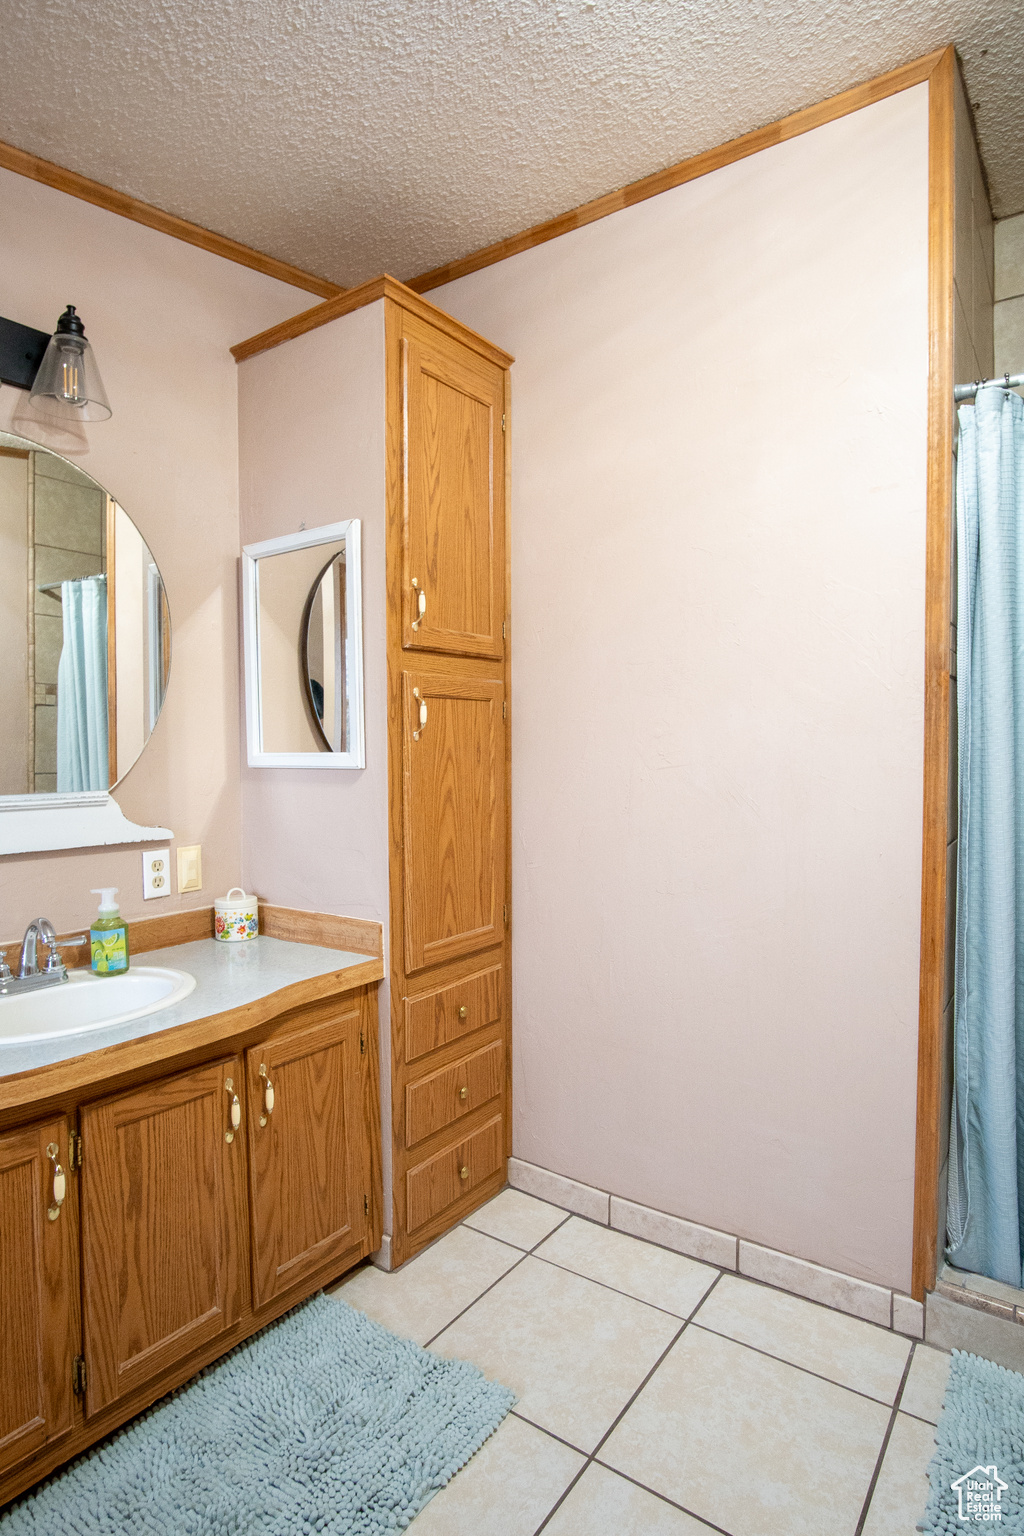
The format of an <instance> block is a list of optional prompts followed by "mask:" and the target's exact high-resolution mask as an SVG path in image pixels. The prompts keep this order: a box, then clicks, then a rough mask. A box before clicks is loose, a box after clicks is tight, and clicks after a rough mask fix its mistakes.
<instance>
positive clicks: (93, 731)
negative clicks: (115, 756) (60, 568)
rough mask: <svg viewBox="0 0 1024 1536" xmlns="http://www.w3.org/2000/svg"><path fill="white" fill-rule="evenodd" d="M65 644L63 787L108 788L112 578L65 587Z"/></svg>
mask: <svg viewBox="0 0 1024 1536" xmlns="http://www.w3.org/2000/svg"><path fill="white" fill-rule="evenodd" d="M60 601H61V610H62V616H63V621H64V648H63V650H62V651H61V653H60V665H59V666H58V668H57V789H58V791H66V790H81V789H106V788H107V783H108V771H109V760H108V756H107V578H106V577H105V576H86V577H85V578H84V579H83V580H81V581H63V582H61V587H60Z"/></svg>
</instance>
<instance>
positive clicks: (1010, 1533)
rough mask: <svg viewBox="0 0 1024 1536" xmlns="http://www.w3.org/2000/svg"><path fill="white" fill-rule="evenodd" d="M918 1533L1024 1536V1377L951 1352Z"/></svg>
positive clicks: (956, 1351)
mask: <svg viewBox="0 0 1024 1536" xmlns="http://www.w3.org/2000/svg"><path fill="white" fill-rule="evenodd" d="M935 1440H936V1443H937V1445H938V1450H937V1451H936V1452H935V1455H934V1456H933V1457H932V1461H931V1465H930V1466H929V1468H928V1478H929V1481H930V1483H931V1493H930V1494H929V1497H928V1508H927V1509H926V1511H925V1515H924V1519H923V1520H922V1521H921V1524H920V1525H919V1526H918V1530H919V1531H925V1532H926V1533H927V1536H940V1533H941V1536H946V1533H947V1532H953V1531H965V1530H969V1529H972V1530H977V1529H979V1528H981V1529H982V1530H991V1531H1001V1532H1003V1533H1004V1536H1024V1376H1021V1375H1019V1374H1018V1373H1017V1372H1016V1371H1007V1370H1004V1369H1003V1367H1002V1366H1001V1365H993V1364H992V1361H991V1360H981V1359H979V1358H978V1356H977V1355H968V1354H965V1353H964V1352H963V1351H962V1350H959V1349H954V1351H953V1360H952V1364H951V1365H950V1370H949V1385H948V1386H947V1387H946V1400H945V1403H944V1405H943V1409H942V1413H941V1415H940V1417H939V1425H938V1428H937V1430H936V1431H935Z"/></svg>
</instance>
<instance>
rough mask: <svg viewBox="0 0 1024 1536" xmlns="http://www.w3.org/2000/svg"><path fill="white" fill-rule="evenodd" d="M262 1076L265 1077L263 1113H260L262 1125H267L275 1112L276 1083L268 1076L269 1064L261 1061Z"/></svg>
mask: <svg viewBox="0 0 1024 1536" xmlns="http://www.w3.org/2000/svg"><path fill="white" fill-rule="evenodd" d="M259 1075H260V1077H261V1078H262V1079H263V1113H262V1115H260V1125H266V1123H267V1121H268V1120H269V1119H270V1116H271V1115H272V1114H273V1113H274V1085H273V1083H272V1082H271V1081H270V1078H269V1077H268V1076H267V1064H266V1062H265V1061H261V1062H260V1072H259Z"/></svg>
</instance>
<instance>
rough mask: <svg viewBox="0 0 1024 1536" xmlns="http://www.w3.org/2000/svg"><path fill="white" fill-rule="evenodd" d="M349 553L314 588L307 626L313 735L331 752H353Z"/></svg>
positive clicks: (305, 652) (305, 662)
mask: <svg viewBox="0 0 1024 1536" xmlns="http://www.w3.org/2000/svg"><path fill="white" fill-rule="evenodd" d="M344 642H345V551H344V549H341V550H339V551H338V553H337V554H336V555H333V556H332V558H331V559H330V560H328V562H327V564H326V565H325V566H324V568H323V570H322V571H321V572H320V573H319V575H318V576H317V578H316V580H315V581H314V583H313V586H312V590H311V591H310V594H309V599H308V601H307V603H306V611H305V613H304V615H303V623H302V661H303V670H304V676H303V682H304V683H305V686H306V701H307V704H308V706H309V711H310V716H311V718H312V722H313V729H314V730H315V732H316V733H317V736H318V738H319V740H320V742H321V744H322V746H323V748H324V751H326V752H348V751H349V739H348V709H347V699H346V693H347V690H346V687H345V643H344Z"/></svg>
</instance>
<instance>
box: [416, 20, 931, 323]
mask: <svg viewBox="0 0 1024 1536" xmlns="http://www.w3.org/2000/svg"><path fill="white" fill-rule="evenodd" d="M952 54H953V49H952V48H951V47H950V48H945V49H943V48H939V49H937V50H936V51H935V52H934V53H927V54H925V55H924V57H923V58H920V59H915V60H913V62H912V63H910V64H903V65H901V66H900V68H899V69H891V70H889V72H888V73H887V74H884V75H878V76H876V78H875V79H874V80H867V81H865V82H864V83H863V84H862V85H855V86H853V87H852V88H851V89H850V90H848V91H843V92H841V93H840V95H838V96H831V97H829V98H828V100H827V101H821V102H817V103H816V104H815V105H814V106H812V107H803V108H801V110H800V111H799V112H791V113H790V115H789V116H788V117H783V118H780V119H779V121H778V122H776V123H768V124H767V125H766V126H765V127H764V128H755V129H754V131H753V132H752V133H745V134H743V135H742V137H741V138H738V139H730V140H729V142H728V143H727V144H722V145H720V146H719V147H718V148H717V149H708V150H705V151H704V152H703V153H702V154H699V155H693V156H692V157H691V158H690V159H688V160H680V161H679V162H678V163H677V164H676V165H670V166H667V167H666V168H665V169H664V170H663V171H655V172H654V174H653V175H651V176H645V177H643V179H642V180H640V181H634V182H630V184H629V186H627V187H620V188H619V189H618V191H616V192H606V193H605V194H604V196H603V197H596V198H594V200H593V201H592V202H589V203H583V204H581V206H580V207H579V208H573V209H571V210H570V211H569V212H568V213H561V214H559V215H558V217H557V218H554V219H548V220H547V221H546V222H545V223H543V224H534V225H533V226H532V228H530V229H525V230H523V231H522V233H521V234H518V235H510V236H509V238H508V239H507V240H498V241H496V242H495V244H494V245H487V246H484V247H483V249H482V250H479V251H474V252H473V253H472V255H469V256H462V257H460V258H459V259H458V260H457V261H449V262H446V263H445V264H444V265H443V266H440V267H434V268H433V269H432V270H431V271H430V272H422V273H421V274H420V275H419V277H410V278H409V279H408V281H407V283H406V287H407V288H411V289H412V290H413V291H414V292H415V293H427V292H429V290H430V289H431V288H440V287H441V286H442V285H443V284H444V283H451V282H454V281H455V279H456V278H458V277H467V276H468V275H469V274H470V273H471V272H479V271H481V269H482V268H484V267H492V266H494V265H495V263H496V262H499V261H505V260H506V259H507V258H508V257H509V256H517V255H518V254H519V252H520V251H529V250H532V249H533V247H534V246H535V245H543V244H544V243H545V242H546V241H548V240H556V239H557V238H558V236H559V235H567V234H569V233H570V232H571V231H572V230H574V229H582V228H583V226H584V225H585V224H593V223H595V222H596V220H598V219H606V218H607V217H608V215H609V214H611V213H619V212H621V210H622V209H623V208H631V207H632V206H633V204H634V203H642V202H645V201H646V199H647V198H649V197H657V196H658V194H659V193H660V192H668V191H670V190H671V189H672V188H673V187H681V186H682V185H683V184H684V182H687V181H696V180H697V178H698V177H699V176H706V175H707V174H708V172H709V171H717V170H721V168H722V167H723V166H725V165H732V164H733V163H734V162H735V161H736V160H744V159H746V157H747V156H748V155H756V154H758V153H759V152H760V151H761V150H762V149H770V148H771V146H772V145H773V144H781V143H783V142H784V141H785V140H786V139H795V138H797V137H798V136H799V135H800V134H802V133H809V132H810V130H811V129H812V128H820V127H821V126H822V124H824V123H831V122H834V121H835V119H836V118H839V117H846V116H847V114H848V113H850V112H859V111H860V109H861V108H862V107H869V106H871V105H872V104H873V103H874V102H876V101H883V100H884V99H885V97H887V96H895V95H896V93H897V92H898V91H905V90H907V89H908V88H909V87H910V86H912V85H920V84H921V83H922V82H923V81H925V80H930V79H931V77H932V74H933V72H934V71H935V70H936V69H937V68H938V67H939V66H940V64H941V63H942V61H943V59H945V58H946V57H947V55H948V56H950V57H951V56H952Z"/></svg>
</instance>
